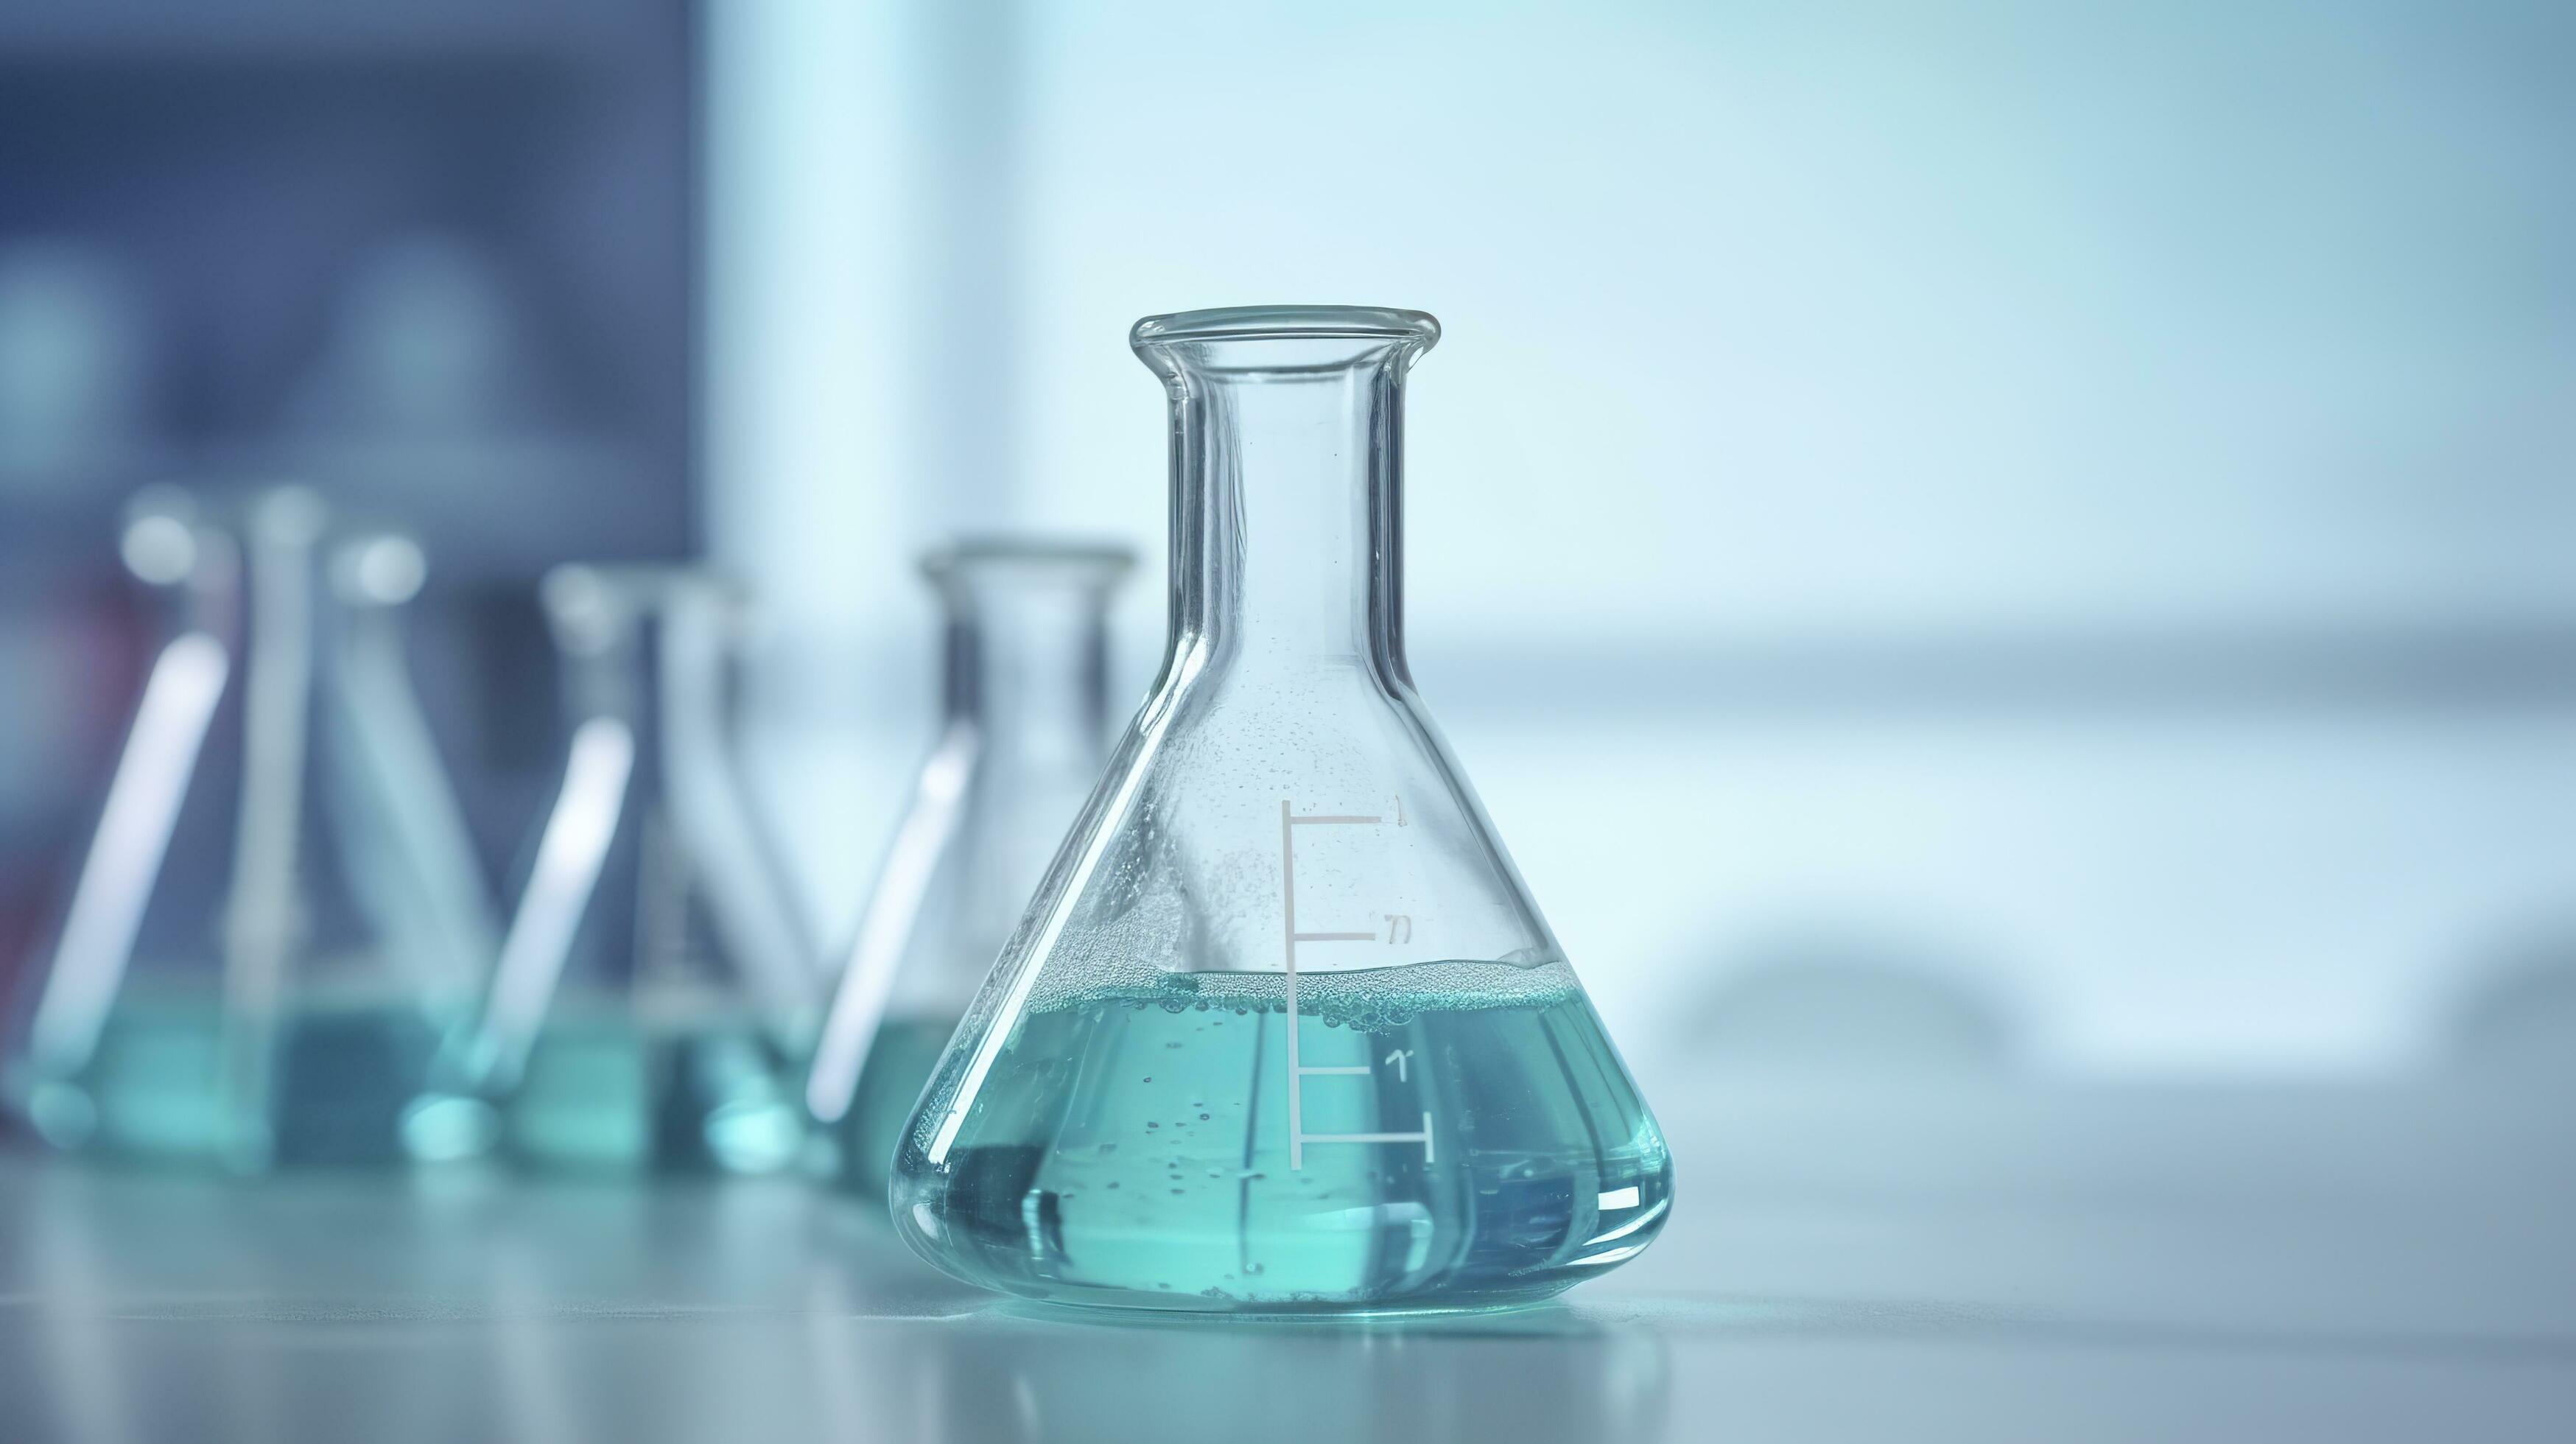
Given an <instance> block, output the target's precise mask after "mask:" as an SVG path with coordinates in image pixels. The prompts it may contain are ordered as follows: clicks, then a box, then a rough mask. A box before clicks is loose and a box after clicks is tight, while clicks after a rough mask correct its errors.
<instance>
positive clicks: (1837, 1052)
mask: <svg viewBox="0 0 2576 1444" xmlns="http://www.w3.org/2000/svg"><path fill="white" fill-rule="evenodd" d="M1850 911H1851V912H1853V913H1855V914H1856V913H1859V912H1860V911H1861V909H1860V908H1859V907H1858V906H1854V907H1852V908H1851V909H1850ZM1739 952H1740V955H1739V956H1738V957H1737V958H1735V959H1732V960H1729V961H1728V962H1727V963H1725V964H1723V965H1721V966H1719V967H1717V968H1714V969H1712V970H1711V971H1712V972H1713V973H1714V974H1715V982H1714V985H1713V986H1712V987H1711V988H1710V989H1709V990H1708V991H1707V992H1706V993H1705V994H1704V995H1702V996H1701V998H1700V999H1699V1000H1698V1001H1696V1002H1695V1003H1693V1004H1691V1005H1690V1006H1686V1007H1682V1008H1679V1009H1676V1010H1675V1011H1674V1019H1673V1027H1672V1032H1673V1035H1674V1036H1673V1038H1672V1040H1671V1041H1672V1043H1673V1045H1674V1047H1675V1049H1676V1052H1677V1053H1680V1052H1682V1051H1683V1050H1685V1049H1686V1050H1687V1051H1686V1053H1685V1054H1684V1056H1687V1057H1689V1058H1690V1059H1691V1060H1692V1064H1693V1067H1694V1068H1695V1069H1696V1070H1700V1071H1706V1070H1720V1071H1724V1072H1729V1073H1740V1072H1754V1073H1796V1074H1808V1075H1814V1076H1819V1077H1835V1078H1852V1077H1872V1076H1883V1075H1888V1074H1906V1075H1924V1076H1930V1075H1941V1076H1967V1075H1979V1074H2000V1073H2004V1072H2007V1071H2009V1070H2010V1069H2011V1068H2012V1067H2013V1065H2014V1063H2015V1062H2016V1060H2017V1058H2018V1055H2019V1054H2020V1052H2021V1046H2020V1038H2019V1037H2018V1028H2017V1026H2016V1025H2017V1022H2018V1020H2017V1019H2016V1018H2015V1017H2014V1016H2013V1015H2012V1012H2011V1009H2010V1008H2009V1006H2008V1005H2007V1002H2006V1000H2005V999H2003V998H2002V997H2000V996H1998V995H1997V994H1996V992H1995V990H1994V989H1993V988H1992V987H1991V986H1989V985H1987V984H1985V983H1984V982H1982V981H1981V979H1982V978H1984V977H1987V976H1991V975H1992V970H1991V969H1988V968H1983V967H1980V966H1978V958H1977V956H1976V955H1975V954H1973V953H1967V952H1964V951H1960V950H1957V949H1953V948H1951V947H1949V946H1947V945H1946V944H1944V943H1942V942H1940V941H1938V940H1936V939H1935V938H1934V937H1933V936H1932V935H1931V934H1930V933H1929V930H1928V929H1927V930H1923V931H1921V932H1914V931H1909V930H1906V929H1903V928H1867V927H1857V926H1852V925H1848V924H1836V923H1832V922H1827V921H1818V922H1814V923H1808V924H1802V925H1798V926H1794V927H1789V928H1784V929H1781V930H1778V931H1775V932H1772V933H1769V934H1766V935H1764V936H1762V937H1759V938H1757V939H1755V940H1754V941H1753V942H1752V943H1751V944H1750V945H1749V946H1747V947H1744V948H1742V949H1741V950H1739Z"/></svg>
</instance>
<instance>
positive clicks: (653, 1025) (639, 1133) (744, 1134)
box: [500, 1010, 805, 1173]
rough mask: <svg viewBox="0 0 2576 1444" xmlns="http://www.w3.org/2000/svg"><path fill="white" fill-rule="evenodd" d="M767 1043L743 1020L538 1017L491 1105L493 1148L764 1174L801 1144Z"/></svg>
mask: <svg viewBox="0 0 2576 1444" xmlns="http://www.w3.org/2000/svg"><path fill="white" fill-rule="evenodd" d="M804 1139H805V1125H804V1113H803V1110H802V1108H801V1106H800V1105H799V1103H798V1101H797V1099H796V1096H795V1093H794V1090H793V1089H792V1088H791V1087H790V1086H789V1083H788V1065H787V1060H786V1057H785V1054H784V1052H783V1050H782V1049H780V1047H779V1046H778V1044H777V1043H776V1042H775V1041H774V1040H772V1039H771V1038H770V1037H769V1035H768V1034H767V1033H766V1032H765V1031H763V1030H762V1029H761V1028H760V1027H758V1026H757V1025H756V1024H754V1023H751V1022H750V1021H748V1020H744V1019H734V1018H723V1017H708V1018H693V1019H687V1020H674V1021H646V1020H640V1019H637V1018H635V1017H633V1016H631V1015H628V1014H624V1013H620V1012H617V1011H615V1010H603V1011H602V1012H601V1013H600V1014H597V1015H591V1014H585V1013H579V1012H571V1011H568V1012H566V1013H563V1014H560V1015H558V1016H556V1017H554V1018H552V1019H550V1020H549V1021H548V1022H547V1024H546V1028H545V1031H544V1032H542V1033H540V1034H539V1035H538V1037H537V1042H536V1046H535V1047H534V1048H533V1049H532V1050H531V1051H530V1053H529V1055H528V1063H527V1068H526V1071H525V1072H524V1073H523V1074H522V1076H521V1078H520V1081H519V1085H518V1087H517V1088H516V1089H515V1090H513V1091H512V1092H511V1094H510V1095H509V1097H508V1098H507V1099H506V1100H505V1101H504V1102H503V1104H502V1107H501V1119H500V1146H501V1149H502V1150H503V1152H505V1153H506V1154H507V1155H509V1156H510V1157H511V1158H512V1159H513V1160H515V1161H517V1162H520V1163H525V1164H529V1165H532V1166H535V1167H540V1168H565V1169H574V1170H604V1171H629V1172H641V1171H658V1172H671V1173H767V1172H771V1171H774V1170H776V1169H780V1168H784V1167H786V1166H787V1165H788V1164H789V1163H791V1162H793V1161H794V1160H795V1158H796V1156H797V1154H798V1152H799V1150H800V1149H801V1148H802V1147H803V1145H804Z"/></svg>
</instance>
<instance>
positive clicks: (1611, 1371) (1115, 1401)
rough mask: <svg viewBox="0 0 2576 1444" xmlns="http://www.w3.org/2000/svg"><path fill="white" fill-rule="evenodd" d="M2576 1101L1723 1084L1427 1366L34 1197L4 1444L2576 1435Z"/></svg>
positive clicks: (242, 1204)
mask: <svg viewBox="0 0 2576 1444" xmlns="http://www.w3.org/2000/svg"><path fill="white" fill-rule="evenodd" d="M1667 1091H1668V1092H1669V1091H1670V1090H1669V1089H1668V1090H1667ZM2570 1097H2571V1095H2569V1094H2567V1093H2564V1092H2558V1093H2551V1092H2548V1091H2545V1090H2535V1089H2528V1088H2524V1089H2515V1088H2507V1087H2502V1086H2490V1087H2486V1088H2473V1087H2442V1088H2436V1087H2418V1088H2407V1089H2366V1090H2364V1089H2352V1090H2337V1089H2207V1090H2143V1089H2140V1090H2082V1089H2070V1088H2063V1087H2055V1088H2051V1087H2040V1086H2035V1085H2021V1084H2005V1083H1974V1082H1938V1081H1933V1080H1923V1079H1915V1080H1904V1079H1888V1080H1881V1081H1877V1082H1857V1083H1854V1082H1844V1083H1838V1084H1833V1085H1825V1084H1819V1083H1814V1082H1805V1083H1799V1082H1792V1081H1788V1080H1785V1079H1781V1078H1777V1077H1773V1078H1768V1079H1765V1078H1734V1079H1723V1080H1712V1081H1708V1082H1706V1083H1705V1085H1704V1086H1702V1087H1700V1088H1699V1089H1697V1090H1695V1093H1694V1094H1693V1097H1692V1099H1691V1101H1689V1102H1688V1103H1685V1104H1680V1105H1675V1104H1674V1103H1673V1102H1672V1101H1671V1100H1670V1099H1667V1100H1666V1101H1667V1112H1666V1117H1665V1121H1666V1124H1667V1127H1668V1131H1669V1132H1670V1133H1671V1134H1672V1136H1673V1140H1674V1149H1675V1155H1676V1158H1677V1159H1678V1161H1679V1165H1680V1195H1679V1200H1678V1203H1677V1205H1676V1210H1675V1213H1674V1216H1673V1222H1672V1226H1671V1228H1670V1229H1669V1230H1668V1231H1667V1233H1666V1234H1665V1236H1664V1238H1663V1240H1662V1242H1661V1243H1659V1244H1658V1245H1657V1246H1656V1247H1655V1249H1654V1250H1652V1251H1651V1252H1650V1253H1648V1254H1647V1255H1646V1256H1645V1257H1644V1258H1642V1259H1640V1260H1639V1261H1637V1262H1636V1263H1633V1264H1631V1265H1629V1266H1628V1267H1626V1268H1624V1269H1621V1270H1619V1271H1617V1272H1615V1273H1613V1274H1611V1275H1609V1276H1607V1277H1605V1278H1603V1279H1601V1280H1599V1281H1597V1282H1594V1283H1590V1284H1587V1285H1585V1286H1584V1287H1582V1288H1579V1289H1577V1290H1575V1291H1574V1292H1573V1293H1571V1294H1569V1295H1568V1296H1566V1298H1565V1300H1564V1301H1563V1302H1562V1303H1559V1304H1555V1305H1551V1306H1548V1307H1546V1308H1541V1309H1535V1310H1529V1311H1525V1312H1522V1313H1518V1314H1505V1315H1488V1316H1480V1317H1471V1318H1462V1319H1455V1320H1449V1321H1445V1322H1434V1323H1422V1324H1412V1325H1402V1326H1398V1325H1386V1324H1380V1325H1323V1324H1279V1325H1242V1324H1227V1323H1215V1322H1208V1321H1204V1320H1192V1321H1184V1322H1180V1323H1159V1324H1157V1323H1146V1322H1119V1321H1114V1320H1113V1321H1103V1322H1089V1321H1086V1320H1084V1319H1083V1318H1079V1317H1067V1316H1064V1315H1060V1314H1053V1313H1043V1312H1032V1311H1029V1310H1027V1309H1025V1308H1022V1307H1019V1306H1014V1305H1009V1304H1004V1303H999V1302H997V1301H994V1300H992V1299H990V1298H987V1297H984V1296H980V1295H978V1294H975V1293H973V1292H971V1291H969V1290H966V1289H963V1288H961V1287H958V1286H956V1285H954V1284H951V1283H949V1282H947V1281H945V1280H944V1279H942V1278H940V1277H938V1276H937V1275H935V1274H933V1273H931V1272H929V1271H928V1270H927V1269H925V1268H923V1267H922V1266H920V1265H918V1264H916V1263H915V1262H913V1261H912V1260H911V1259H910V1258H909V1257H908V1256H907V1255H905V1254H904V1253H903V1252H902V1250H901V1248H900V1246H899V1245H897V1244H895V1243H894V1242H893V1241H892V1239H891V1238H890V1236H889V1235H888V1234H887V1233H886V1231H885V1230H884V1229H883V1227H882V1226H881V1225H879V1224H877V1223H875V1222H873V1221H871V1220H870V1219H869V1218H868V1216H867V1214H866V1212H865V1210H864V1209H863V1208H861V1207H860V1206H858V1205H856V1204H855V1203H852V1202H849V1201H846V1200H839V1199H834V1198H831V1197H829V1196H822V1195H816V1194H813V1193H810V1192H808V1191H806V1190H804V1189H802V1188H800V1187H799V1186H797V1185H795V1184H793V1183H787V1182H778V1181H772V1182H764V1183H754V1184H735V1185H716V1184H694V1185H666V1186H662V1187H659V1188H656V1189H652V1190H639V1189H634V1188H629V1187H622V1186H616V1185H610V1184H598V1183H591V1184H584V1183H570V1182H567V1183H511V1182H508V1181H506V1180H503V1179H499V1178H495V1177H484V1176H475V1175H448V1176H433V1177H428V1178H417V1179H409V1180H405V1179H398V1178H385V1177H376V1176H369V1175H362V1174H346V1175H312V1176H304V1177H288V1178H283V1179H275V1180H268V1181H264V1182H227V1181H223V1180H218V1179H209V1178H201V1177H192V1176H188V1175H180V1174H167V1173H151V1172H139V1171H129V1170H112V1169H105V1168H96V1167H69V1166H64V1165H60V1164H50V1163H46V1162H44V1161H42V1160H39V1159H37V1158H34V1157H32V1156H28V1155H26V1154H23V1153H20V1154H15V1155H10V1156H6V1157H0V1440H5V1441H9V1444H32V1441H50V1440H99V1441H111V1444H124V1441H153V1444H159V1441H178V1440H197V1439H224V1440H230V1439H240V1440H258V1441H301V1440H332V1441H339V1440H362V1441H371V1444H377V1441H380V1444H404V1441H412V1440H438V1441H449V1440H476V1441H479V1440H530V1441H558V1440H561V1441H594V1440H595V1441H618V1444H624V1441H660V1440H689V1441H696V1440H709V1441H717V1440H728V1441H729V1440H779V1439H798V1440H805V1439H814V1440H910V1439H961V1440H976V1441H983V1440H997V1441H1016V1440H1088V1439H1100V1440H1121V1441H1126V1440H1140V1441H1145V1440H1163V1439H1174V1440H1182V1439H1186V1440H1193V1441H1207V1440H1245V1439H1280V1440H1297V1441H1301V1444H1347V1441H1393V1440H1404V1441H1413V1440H1448V1439H1461V1440H1468V1439H1472V1440H1477V1441H1491V1444H1502V1441H1516V1440H1549V1441H1556V1440H1617V1441H1647V1440H1657V1439H1675V1440H1715V1441H1729V1440H1765V1439H1794V1440H1843V1439H1854V1440H1863V1439H1865V1440H1908V1441H1924V1440H1950V1439H1958V1440H1975V1441H2002V1440H2022V1439H2028V1440H2051V1441H2066V1440H2125V1439H2157V1440H2163V1439H2191V1440H2237V1439H2245V1440H2295V1439H2321V1440H2335V1441H2358V1440H2375V1439H2440V1440H2463V1439H2536V1440H2568V1439H2576V1120H2571V1116H2570V1115H2571V1113H2572V1112H2576V1109H2571V1108H2570V1106H2569V1103H2570Z"/></svg>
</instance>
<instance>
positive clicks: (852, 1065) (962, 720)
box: [805, 540, 1135, 1199]
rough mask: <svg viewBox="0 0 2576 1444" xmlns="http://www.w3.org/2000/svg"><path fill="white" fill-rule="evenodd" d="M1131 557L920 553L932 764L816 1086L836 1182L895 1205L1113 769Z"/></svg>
mask: <svg viewBox="0 0 2576 1444" xmlns="http://www.w3.org/2000/svg"><path fill="white" fill-rule="evenodd" d="M1134 565H1135V558H1134V557H1133V556H1132V555H1131V554H1130V553H1128V552H1127V551H1126V550H1124V549H1123V548H1115V547H1097V546H1081V545H1073V544H1067V543H1057V542H1043V541H1005V540H975V541H965V542H961V543H959V544H957V545H956V546H953V547H949V548H946V549H944V550H941V551H937V552H933V553H931V554H930V555H929V556H927V557H925V558H923V559H922V565H921V569H922V574H923V575H924V576H925V577H927V578H928V579H929V581H930V584H931V586H932V588H933V589H934V590H935V591H936V592H937V593H938V596H939V603H940V609H941V612H942V614H943V622H944V627H943V630H944V632H945V642H946V645H945V647H944V649H943V658H942V675H941V684H942V685H941V688H940V694H941V705H942V718H941V725H940V732H939V741H938V743H937V745H935V746H934V747H933V748H932V749H931V752H930V756H929V757H928V758H927V759H926V760H925V761H924V762H923V763H922V767H921V773H920V776H919V777H918V779H917V780H916V781H915V783H914V785H913V794H912V802H911V805H910V806H909V807H908V808H907V809H906V811H905V813H904V817H903V821H902V823H901V824H900V825H899V826H898V827H897V828H896V830H895V836H894V842H893V844H892V846H890V847H889V848H888V849H887V853H886V858H885V863H884V865H883V866H882V867H880V868H879V869H878V871H877V881H876V887H875V889H874V890H873V891H872V892H871V893H870V894H869V897H868V902H867V906H866V908H865V910H864V911H863V912H862V913H861V914H860V918H859V928H858V935H857V939H856V941H855V942H854V943H853V944H852V946H851V949H850V955H849V962H848V963H847V965H846V966H844V968H843V969H842V972H841V978H840V982H839V985H838V988H837V990H836V991H835V993H834V994H833V998H832V1008H831V1012H830V1014H829V1015H828V1016H827V1017H826V1019H825V1020H824V1025H823V1034H822V1037H821V1039H820V1041H819V1042H818V1043H817V1044H816V1045H815V1049H814V1065H813V1068H812V1070H811V1071H810V1072H809V1073H808V1074H807V1075H806V1083H805V1101H806V1107H807V1108H808V1109H809V1110H810V1111H811V1112H812V1114H813V1116H814V1121H815V1122H816V1124H817V1125H818V1126H819V1127H821V1128H822V1129H824V1130H826V1132H827V1135H828V1136H830V1137H831V1138H833V1139H834V1140H835V1143H836V1145H837V1147H836V1150H835V1152H836V1155H837V1156H836V1158H835V1160H834V1167H835V1172H836V1174H837V1176H838V1177H839V1178H840V1179H841V1180H842V1181H843V1182H844V1183H846V1184H848V1185H849V1186H850V1187H852V1188H854V1189H856V1190H857V1191H859V1192H860V1193H862V1194H865V1195H867V1196H870V1197H873V1198H878V1199H882V1198H884V1197H885V1193H886V1183H887V1173H886V1169H887V1165H888V1163H889V1162H890V1161H891V1160H892V1158H893V1156H894V1146H895V1140H896V1139H897V1138H898V1137H899V1136H901V1134H902V1131H903V1125H904V1121H905V1119H907V1118H908V1117H910V1116H911V1113H912V1105H913V1102H914V1100H915V1099H917V1098H918V1097H920V1094H921V1085H922V1084H923V1083H925V1082H927V1081H928V1080H929V1078H930V1070H931V1068H932V1067H933V1066H934V1065H935V1064H937V1063H938V1061H939V1054H940V1051H941V1050H942V1049H944V1048H946V1047H947V1046H948V1039H949V1036H950V1035H951V1034H953V1033H955V1032H956V1031H957V1021H958V1019H960V1018H962V1017H964V1016H965V1014H966V1005H967V1004H968V1003H970V1002H972V1001H974V998H975V990H976V989H977V988H978V987H980V986H981V985H982V984H983V981H984V974H985V973H986V972H988V971H990V969H991V968H992V965H993V957H994V955H995V954H997V953H999V952H1000V951H1001V950H1002V944H1003V943H1004V942H1006V941H1007V940H1008V939H1009V938H1010V935H1011V930H1012V929H1013V928H1014V927H1016V926H1018V924H1019V921H1020V914H1021V912H1022V911H1023V910H1025V909H1026V908H1027V907H1028V901H1029V894H1030V892H1032V891H1034V890H1035V889H1036V887H1037V885H1038V879H1039V878H1041V877H1043V876H1044V875H1045V873H1046V866H1047V861H1048V860H1049V859H1050V858H1052V857H1054V856H1055V851H1056V847H1057V846H1058V844H1060V843H1062V842H1063V841H1064V832H1065V829H1066V828H1067V827H1068V826H1070V825H1072V822H1073V819H1074V815H1075V814H1076V813H1078V812H1080V811H1081V810H1082V802H1083V799H1084V798H1086V797H1088V796H1090V795H1091V789H1092V788H1093V786H1094V785H1096V784H1097V783H1098V782H1099V781H1100V768H1101V764H1102V763H1103V762H1104V761H1105V760H1106V759H1107V755H1108V739H1107V736H1106V735H1105V733H1106V729H1105V727H1104V725H1103V724H1104V714H1105V711H1106V705H1105V704H1106V701H1107V695H1106V694H1107V684H1108V658H1109V628H1108V607H1109V599H1110V595H1111V593H1112V591H1113V590H1114V589H1115V588H1116V586H1117V584H1118V581H1119V579H1120V578H1122V577H1124V576H1125V575H1126V574H1127V572H1128V571H1129V570H1130V569H1131V568H1132V567H1133V566H1134Z"/></svg>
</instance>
